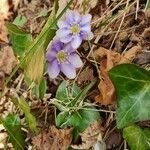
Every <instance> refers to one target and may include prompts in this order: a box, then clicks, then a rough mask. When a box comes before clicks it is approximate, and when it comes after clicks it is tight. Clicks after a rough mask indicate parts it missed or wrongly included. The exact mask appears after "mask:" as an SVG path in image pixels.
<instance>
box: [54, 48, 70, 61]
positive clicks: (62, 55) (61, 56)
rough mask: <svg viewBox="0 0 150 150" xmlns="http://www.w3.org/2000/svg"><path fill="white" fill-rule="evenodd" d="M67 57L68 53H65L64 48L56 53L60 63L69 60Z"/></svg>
mask: <svg viewBox="0 0 150 150" xmlns="http://www.w3.org/2000/svg"><path fill="white" fill-rule="evenodd" d="M67 57H68V55H67V53H65V51H64V50H61V51H59V52H58V53H57V54H56V58H57V60H58V62H59V63H64V62H65V61H66V60H67Z"/></svg>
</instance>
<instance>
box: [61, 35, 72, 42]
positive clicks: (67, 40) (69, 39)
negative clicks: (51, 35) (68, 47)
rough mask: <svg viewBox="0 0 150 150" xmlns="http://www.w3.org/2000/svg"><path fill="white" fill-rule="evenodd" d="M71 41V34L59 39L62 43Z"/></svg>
mask: <svg viewBox="0 0 150 150" xmlns="http://www.w3.org/2000/svg"><path fill="white" fill-rule="evenodd" d="M71 40H72V35H71V34H68V35H66V36H64V37H61V39H60V41H61V42H63V43H69V42H70V41H71Z"/></svg>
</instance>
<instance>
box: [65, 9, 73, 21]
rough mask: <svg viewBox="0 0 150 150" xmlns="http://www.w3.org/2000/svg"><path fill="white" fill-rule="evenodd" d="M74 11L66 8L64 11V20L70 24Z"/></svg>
mask: <svg viewBox="0 0 150 150" xmlns="http://www.w3.org/2000/svg"><path fill="white" fill-rule="evenodd" d="M73 18H74V13H73V11H72V10H67V12H66V20H67V22H68V23H69V24H71V23H72V22H73V21H74V19H73Z"/></svg>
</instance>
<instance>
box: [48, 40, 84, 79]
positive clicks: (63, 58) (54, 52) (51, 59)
mask: <svg viewBox="0 0 150 150" xmlns="http://www.w3.org/2000/svg"><path fill="white" fill-rule="evenodd" d="M46 57H47V60H48V74H49V76H50V78H52V79H54V78H56V77H57V76H58V74H59V73H60V71H61V72H63V73H64V74H65V75H66V76H67V77H68V78H69V79H74V78H75V77H76V68H79V67H81V66H82V61H81V59H80V57H79V55H78V54H77V53H76V51H75V49H74V48H72V46H71V45H70V44H64V43H62V42H60V41H59V40H54V41H53V42H52V44H51V47H50V49H49V51H48V52H47V55H46Z"/></svg>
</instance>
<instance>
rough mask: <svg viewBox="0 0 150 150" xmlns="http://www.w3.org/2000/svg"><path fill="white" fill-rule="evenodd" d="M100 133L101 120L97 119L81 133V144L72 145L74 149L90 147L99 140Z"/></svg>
mask: <svg viewBox="0 0 150 150" xmlns="http://www.w3.org/2000/svg"><path fill="white" fill-rule="evenodd" d="M99 134H101V123H100V121H95V122H94V123H93V124H91V125H90V126H89V127H88V128H87V129H86V130H85V131H84V132H83V133H81V134H80V136H81V139H82V143H81V144H80V145H71V147H72V148H73V149H89V148H90V147H92V146H93V145H94V144H95V143H96V142H97V140H98V136H99Z"/></svg>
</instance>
